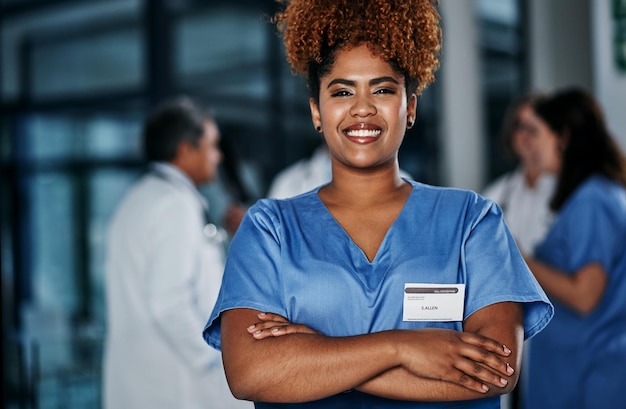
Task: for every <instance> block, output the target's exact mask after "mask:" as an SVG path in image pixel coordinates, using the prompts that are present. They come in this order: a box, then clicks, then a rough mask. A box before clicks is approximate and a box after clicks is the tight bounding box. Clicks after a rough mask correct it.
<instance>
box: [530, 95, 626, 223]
mask: <svg viewBox="0 0 626 409" xmlns="http://www.w3.org/2000/svg"><path fill="white" fill-rule="evenodd" d="M534 109H535V112H536V114H537V115H538V116H539V117H540V118H541V119H542V120H543V121H545V122H546V124H547V125H548V126H549V127H550V128H551V129H552V131H554V132H555V133H556V134H557V135H558V138H559V140H560V144H561V146H562V147H563V151H562V167H561V171H560V172H559V176H558V182H557V186H556V190H555V192H554V195H553V197H552V200H551V202H550V207H551V208H552V210H554V211H558V210H559V209H561V207H562V206H563V204H564V203H565V201H567V199H568V198H569V197H570V196H571V194H572V193H573V192H574V191H575V190H576V189H577V188H578V187H579V186H580V185H581V184H582V183H583V182H584V181H585V180H586V179H587V178H588V177H589V176H591V175H592V174H601V175H603V176H605V177H607V178H608V179H610V180H613V181H615V182H617V183H619V184H621V185H623V186H625V187H626V159H625V157H624V154H623V152H622V151H621V150H620V148H619V145H618V144H617V142H616V141H615V139H614V138H613V137H612V136H611V134H610V133H609V131H608V129H607V126H606V123H605V120H604V115H603V113H602V110H601V108H600V106H599V104H598V103H597V101H596V100H595V99H594V98H593V96H592V95H591V94H590V93H588V92H586V91H584V90H582V89H579V88H568V89H564V90H562V91H560V92H557V93H555V94H554V95H553V96H551V97H550V98H548V99H546V100H543V101H539V102H537V103H536V104H535V106H534Z"/></svg>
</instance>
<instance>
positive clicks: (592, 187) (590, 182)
mask: <svg viewBox="0 0 626 409" xmlns="http://www.w3.org/2000/svg"><path fill="white" fill-rule="evenodd" d="M571 202H606V203H615V204H616V205H620V204H621V205H622V206H626V187H624V186H623V185H621V184H619V183H617V182H615V181H613V180H610V179H608V178H607V177H605V176H602V175H592V176H590V177H589V178H587V180H585V181H584V182H583V183H581V185H580V186H579V187H578V189H576V191H575V192H574V194H573V195H572V199H571Z"/></svg>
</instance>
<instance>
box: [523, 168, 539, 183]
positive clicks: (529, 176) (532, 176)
mask: <svg viewBox="0 0 626 409" xmlns="http://www.w3.org/2000/svg"><path fill="white" fill-rule="evenodd" d="M523 173H524V182H525V183H526V186H529V187H535V185H536V184H537V180H539V176H540V175H541V172H539V171H536V170H534V169H528V168H525V169H524V171H523Z"/></svg>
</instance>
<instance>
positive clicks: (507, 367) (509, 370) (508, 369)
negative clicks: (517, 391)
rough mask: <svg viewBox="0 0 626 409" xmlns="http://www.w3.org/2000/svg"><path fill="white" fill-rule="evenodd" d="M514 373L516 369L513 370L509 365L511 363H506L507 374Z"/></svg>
mask: <svg viewBox="0 0 626 409" xmlns="http://www.w3.org/2000/svg"><path fill="white" fill-rule="evenodd" d="M513 372H515V369H513V368H512V367H511V365H509V363H508V362H507V363H506V373H508V374H512V373H513Z"/></svg>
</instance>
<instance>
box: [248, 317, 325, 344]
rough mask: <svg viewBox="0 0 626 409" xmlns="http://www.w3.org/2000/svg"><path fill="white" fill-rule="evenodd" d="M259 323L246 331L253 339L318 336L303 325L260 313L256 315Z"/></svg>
mask: <svg viewBox="0 0 626 409" xmlns="http://www.w3.org/2000/svg"><path fill="white" fill-rule="evenodd" d="M258 317H259V320H260V321H259V322H257V323H255V324H253V325H250V326H249V327H248V328H247V330H248V332H249V333H250V334H251V335H252V336H253V337H254V338H255V339H264V338H267V337H279V336H282V335H287V334H318V335H321V334H320V333H319V332H317V331H315V330H314V329H312V328H310V327H307V326H306V325H303V324H294V323H292V322H290V321H289V320H287V319H286V318H285V317H283V316H281V315H278V314H272V313H270V312H261V313H259V314H258Z"/></svg>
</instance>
